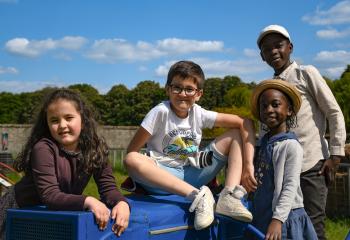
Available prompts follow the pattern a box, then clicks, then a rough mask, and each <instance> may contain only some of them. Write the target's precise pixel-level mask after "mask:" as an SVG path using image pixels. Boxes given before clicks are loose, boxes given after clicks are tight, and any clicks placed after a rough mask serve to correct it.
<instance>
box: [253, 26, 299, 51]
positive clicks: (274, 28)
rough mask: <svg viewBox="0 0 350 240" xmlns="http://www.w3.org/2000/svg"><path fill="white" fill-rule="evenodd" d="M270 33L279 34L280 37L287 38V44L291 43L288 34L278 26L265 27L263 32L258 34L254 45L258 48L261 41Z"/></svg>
mask: <svg viewBox="0 0 350 240" xmlns="http://www.w3.org/2000/svg"><path fill="white" fill-rule="evenodd" d="M270 33H279V34H281V35H282V36H284V37H285V38H287V39H288V40H289V42H292V40H291V38H290V36H289V33H288V31H287V30H286V29H285V28H284V27H282V26H280V25H269V26H267V27H265V28H264V29H263V30H261V32H260V34H259V37H258V40H257V41H256V43H257V44H258V47H259V48H260V42H261V40H262V39H263V38H264V37H265V36H266V35H267V34H270Z"/></svg>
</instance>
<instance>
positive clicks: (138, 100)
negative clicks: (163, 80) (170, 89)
mask: <svg viewBox="0 0 350 240" xmlns="http://www.w3.org/2000/svg"><path fill="white" fill-rule="evenodd" d="M165 99H167V97H166V94H165V90H164V88H162V87H160V86H159V83H156V82H154V81H150V80H145V81H142V82H140V83H139V84H137V86H136V87H135V88H134V89H132V90H131V97H130V102H129V104H130V107H131V113H132V115H131V116H132V117H131V118H130V121H131V125H139V124H140V123H141V121H142V120H143V118H144V117H145V116H146V114H147V113H148V111H149V110H151V108H153V107H154V106H156V105H157V104H158V103H160V102H161V101H163V100H165Z"/></svg>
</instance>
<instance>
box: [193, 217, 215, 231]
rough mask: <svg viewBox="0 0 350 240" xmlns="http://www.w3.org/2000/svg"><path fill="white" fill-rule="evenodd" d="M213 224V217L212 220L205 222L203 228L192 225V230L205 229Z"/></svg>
mask: <svg viewBox="0 0 350 240" xmlns="http://www.w3.org/2000/svg"><path fill="white" fill-rule="evenodd" d="M213 222H214V217H213V219H209V221H207V222H205V224H203V226H201V227H198V226H196V225H194V229H196V230H202V229H205V228H207V227H209V226H210V225H211V224H212V223H213Z"/></svg>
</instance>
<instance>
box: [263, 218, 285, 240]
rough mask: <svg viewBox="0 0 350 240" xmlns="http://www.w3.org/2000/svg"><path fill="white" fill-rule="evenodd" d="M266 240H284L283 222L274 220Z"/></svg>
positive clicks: (268, 229)
mask: <svg viewBox="0 0 350 240" xmlns="http://www.w3.org/2000/svg"><path fill="white" fill-rule="evenodd" d="M265 239H266V240H281V239H282V222H281V221H279V220H277V219H272V221H271V222H270V225H269V227H268V228H267V233H266V236H265Z"/></svg>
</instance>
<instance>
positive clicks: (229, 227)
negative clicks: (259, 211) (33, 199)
mask: <svg viewBox="0 0 350 240" xmlns="http://www.w3.org/2000/svg"><path fill="white" fill-rule="evenodd" d="M128 199H129V200H130V205H131V216H130V222H129V227H128V228H127V229H126V231H125V232H124V233H123V234H122V236H121V237H120V238H117V237H116V236H115V235H114V233H113V232H112V231H111V227H112V220H111V222H110V223H109V225H108V227H107V229H106V230H105V231H100V230H98V227H97V225H96V223H95V221H94V216H93V214H92V213H91V212H80V211H49V210H47V209H45V208H44V207H36V208H31V209H9V210H8V211H7V221H6V236H7V238H6V239H8V240H33V239H36V240H56V239H57V240H58V239H59V240H66V239H69V240H73V239H74V240H98V239H101V240H102V239H105V240H107V239H120V240H124V239H128V240H132V239H136V240H143V239H155V240H156V239H158V240H164V239H172V240H173V239H174V240H176V239H191V240H193V239H194V240H195V239H198V240H205V239H242V238H243V234H244V231H245V230H246V229H249V230H251V231H255V229H254V228H253V229H251V227H252V226H248V225H247V224H245V223H242V222H238V221H234V220H231V219H227V218H221V217H220V218H216V220H215V221H214V223H213V225H212V226H211V227H210V228H207V229H204V230H201V231H196V230H195V229H194V228H193V218H194V214H193V213H189V212H188V209H189V206H190V202H188V201H186V200H185V199H184V198H183V197H180V196H176V195H168V196H154V195H151V196H130V197H128Z"/></svg>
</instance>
